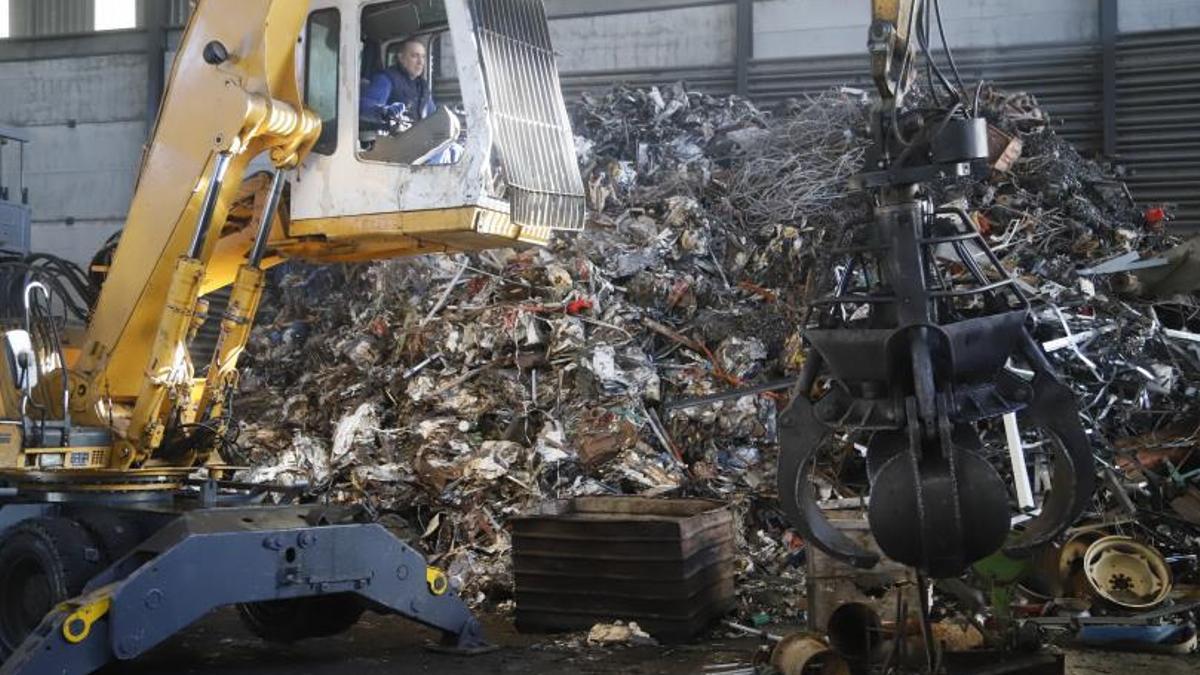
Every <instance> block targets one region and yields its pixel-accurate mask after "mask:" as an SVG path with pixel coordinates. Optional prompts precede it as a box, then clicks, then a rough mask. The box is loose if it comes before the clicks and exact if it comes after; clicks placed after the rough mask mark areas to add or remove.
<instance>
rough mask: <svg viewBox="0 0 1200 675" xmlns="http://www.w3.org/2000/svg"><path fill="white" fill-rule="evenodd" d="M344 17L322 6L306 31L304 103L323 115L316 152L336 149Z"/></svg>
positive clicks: (314, 149) (312, 15)
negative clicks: (339, 61) (339, 68)
mask: <svg viewBox="0 0 1200 675" xmlns="http://www.w3.org/2000/svg"><path fill="white" fill-rule="evenodd" d="M341 29H342V18H341V14H340V13H339V12H338V10H337V9H322V10H319V11H316V12H313V13H312V14H310V15H309V17H308V29H307V31H306V32H305V58H304V103H305V105H307V106H308V107H309V109H311V110H312V111H314V112H315V113H317V115H319V116H320V118H321V136H320V137H319V138H318V139H317V143H316V145H314V146H313V152H318V153H321V154H323V155H332V154H333V153H334V151H335V150H337V126H338V59H339V56H338V54H339V51H340V47H341Z"/></svg>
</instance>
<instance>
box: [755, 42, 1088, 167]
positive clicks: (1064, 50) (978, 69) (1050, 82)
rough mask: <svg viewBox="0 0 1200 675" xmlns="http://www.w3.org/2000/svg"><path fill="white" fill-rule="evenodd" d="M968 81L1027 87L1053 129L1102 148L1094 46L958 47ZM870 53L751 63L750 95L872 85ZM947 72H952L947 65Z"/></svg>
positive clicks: (773, 97)
mask: <svg viewBox="0 0 1200 675" xmlns="http://www.w3.org/2000/svg"><path fill="white" fill-rule="evenodd" d="M954 55H955V61H956V62H957V63H958V66H959V71H960V72H961V74H962V76H963V79H964V80H965V81H966V82H967V86H971V85H972V84H973V83H975V82H977V81H979V80H981V79H982V80H987V81H989V82H995V83H996V84H997V85H998V86H999V87H1001V88H1002V89H1006V90H1009V91H1028V92H1031V93H1034V94H1036V96H1037V99H1038V101H1039V102H1040V103H1041V104H1042V106H1043V107H1045V109H1046V110H1047V112H1049V113H1050V115H1051V117H1052V118H1053V121H1054V124H1055V129H1056V130H1057V131H1058V132H1059V133H1061V134H1063V135H1064V136H1066V137H1067V138H1069V139H1071V141H1072V142H1074V143H1076V144H1078V145H1080V146H1081V147H1084V148H1086V149H1088V150H1096V149H1098V148H1099V147H1100V135H1101V133H1102V132H1101V129H1102V127H1101V120H1100V99H1101V86H1102V85H1101V76H1100V52H1099V48H1098V47H1094V46H1092V45H1074V46H1055V45H1030V46H1026V47H1021V48H1020V49H1012V50H1003V51H999V50H991V49H987V50H978V49H977V50H967V49H962V50H956V51H955V52H954ZM868 67H869V64H868V63H867V56H866V54H865V53H864V54H857V55H852V56H835V57H817V58H809V59H762V60H757V61H754V62H753V63H751V66H750V92H749V94H750V98H752V99H753V100H754V101H756V102H758V103H760V104H763V105H769V104H772V103H775V102H778V101H781V100H783V99H785V98H788V97H792V96H797V95H800V94H806V93H815V92H818V91H822V90H827V89H829V88H831V87H836V86H839V85H849V86H858V87H863V88H864V89H868V90H870V91H873V90H874V85H873V84H872V83H871V79H870V73H869V71H868ZM943 68H947V71H946V72H949V70H948V67H947V66H945V65H944V63H943Z"/></svg>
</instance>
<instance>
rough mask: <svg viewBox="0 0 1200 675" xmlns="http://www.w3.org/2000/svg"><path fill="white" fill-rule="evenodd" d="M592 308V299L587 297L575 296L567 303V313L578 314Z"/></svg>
mask: <svg viewBox="0 0 1200 675" xmlns="http://www.w3.org/2000/svg"><path fill="white" fill-rule="evenodd" d="M591 308H592V301H591V300H588V299H587V298H576V299H574V300H572V301H570V302H568V303H567V314H579V313H581V312H584V311H586V310H589V309H591Z"/></svg>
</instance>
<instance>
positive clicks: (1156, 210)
mask: <svg viewBox="0 0 1200 675" xmlns="http://www.w3.org/2000/svg"><path fill="white" fill-rule="evenodd" d="M1142 217H1143V218H1145V219H1146V225H1148V226H1150V227H1158V226H1159V225H1162V223H1163V221H1164V220H1166V219H1167V212H1166V211H1165V210H1164V209H1163V208H1161V207H1158V206H1154V207H1151V208H1148V209H1146V213H1145V214H1143V216H1142Z"/></svg>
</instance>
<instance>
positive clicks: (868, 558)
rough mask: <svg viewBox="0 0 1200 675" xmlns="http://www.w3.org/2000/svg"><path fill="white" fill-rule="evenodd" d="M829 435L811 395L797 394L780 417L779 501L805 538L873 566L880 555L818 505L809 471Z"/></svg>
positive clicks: (837, 555) (862, 565)
mask: <svg viewBox="0 0 1200 675" xmlns="http://www.w3.org/2000/svg"><path fill="white" fill-rule="evenodd" d="M829 436H830V429H829V427H827V426H825V425H824V424H822V423H821V422H820V421H819V420H818V419H817V417H816V415H815V414H814V412H813V406H812V403H811V402H809V400H808V397H807V396H805V395H803V394H801V395H797V396H794V397H793V398H792V403H791V404H790V405H789V406H788V408H787V409H786V410H784V412H783V414H782V415H781V416H780V420H779V471H778V476H777V480H778V486H779V501H780V504H781V506H782V508H783V511H784V514H785V515H786V516H787V518H788V521H789V522H791V523H792V524H793V525H794V526H795V527H796V528H797V529H799V530H800V533H801V534H802V535H803V536H804V538H805V540H806V541H808V542H810V543H811V544H813V545H814V546H816V547H817V548H819V549H821V550H822V551H824V552H825V553H828V554H829V555H831V556H834V557H835V558H838V559H840V560H844V561H846V562H848V563H850V564H851V565H854V566H855V567H860V568H863V569H866V568H870V567H874V566H875V565H876V564H877V563H878V562H879V556H878V555H877V554H875V553H871V552H870V551H868V550H866V549H865V548H863V547H861V546H859V545H858V544H856V543H855V542H854V541H852V540H851V539H850V538H849V537H847V536H846V535H845V534H842V532H841V531H839V530H838V529H837V528H835V527H834V526H833V525H832V524H830V522H829V520H828V519H827V518H826V517H825V515H824V514H823V513H822V512H821V508H820V507H819V506H817V498H816V494H815V493H814V491H813V486H812V482H811V481H810V480H809V478H808V473H809V471H810V470H811V468H812V462H813V459H814V457H815V455H816V453H817V450H818V449H819V448H821V447H822V446H823V445H824V444H825V443H826V442H827V441H828V440H829Z"/></svg>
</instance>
